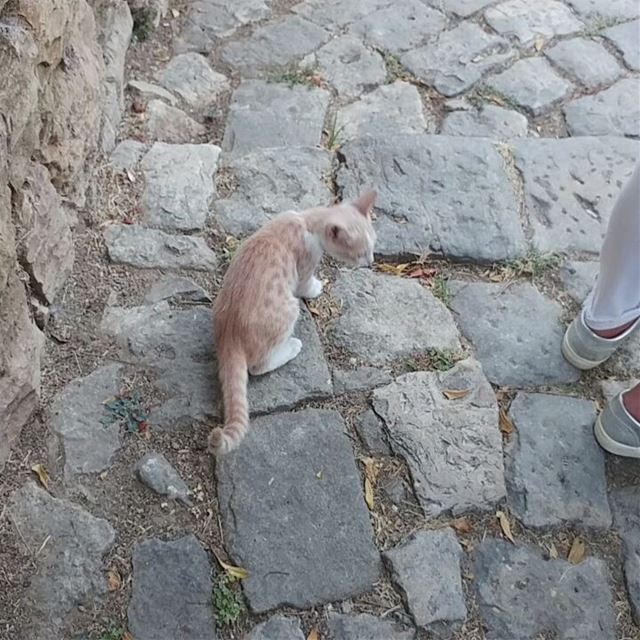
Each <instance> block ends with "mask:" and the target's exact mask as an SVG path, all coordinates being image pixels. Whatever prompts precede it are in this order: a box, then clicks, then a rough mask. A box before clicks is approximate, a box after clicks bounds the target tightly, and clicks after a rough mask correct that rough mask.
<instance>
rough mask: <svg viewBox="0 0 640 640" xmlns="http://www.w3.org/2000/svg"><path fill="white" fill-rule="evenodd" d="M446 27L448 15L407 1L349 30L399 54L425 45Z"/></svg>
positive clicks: (386, 49) (369, 43)
mask: <svg viewBox="0 0 640 640" xmlns="http://www.w3.org/2000/svg"><path fill="white" fill-rule="evenodd" d="M446 26H447V18H446V16H445V15H444V14H443V13H441V12H440V11H437V10H436V9H434V8H432V7H429V6H427V5H425V3H423V2H420V1H419V0H404V1H403V2H402V3H399V4H398V3H394V4H393V5H391V6H389V7H385V8H383V9H380V10H378V11H376V12H374V13H372V14H369V15H367V16H365V17H364V18H362V19H360V20H358V21H357V22H355V23H354V24H352V25H351V27H350V31H351V32H353V33H355V34H357V35H358V36H360V37H361V38H363V39H364V41H365V42H366V43H367V44H368V45H371V46H373V47H376V48H378V49H381V50H383V51H388V52H390V53H392V54H394V55H396V56H397V55H399V54H400V53H404V52H405V51H409V50H411V49H415V48H416V47H419V46H421V45H423V44H426V43H427V42H428V41H429V40H431V39H432V38H433V36H435V35H437V34H439V33H440V32H441V31H444V29H445V28H446Z"/></svg>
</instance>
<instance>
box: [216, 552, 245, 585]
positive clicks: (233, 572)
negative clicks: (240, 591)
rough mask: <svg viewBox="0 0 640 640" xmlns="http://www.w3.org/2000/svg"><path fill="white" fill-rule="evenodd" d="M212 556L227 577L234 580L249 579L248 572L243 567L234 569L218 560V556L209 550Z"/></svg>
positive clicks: (234, 567)
mask: <svg viewBox="0 0 640 640" xmlns="http://www.w3.org/2000/svg"><path fill="white" fill-rule="evenodd" d="M211 551H212V552H213V555H214V556H215V558H216V560H217V561H218V564H219V565H220V566H221V567H222V568H223V569H224V570H225V571H226V573H227V575H228V576H229V577H231V578H234V579H235V580H244V579H245V578H248V577H249V572H248V571H247V570H246V569H245V568H244V567H236V566H234V565H232V564H229V563H227V562H224V560H222V559H221V558H220V556H219V555H218V554H217V553H216V552H215V550H214V549H211Z"/></svg>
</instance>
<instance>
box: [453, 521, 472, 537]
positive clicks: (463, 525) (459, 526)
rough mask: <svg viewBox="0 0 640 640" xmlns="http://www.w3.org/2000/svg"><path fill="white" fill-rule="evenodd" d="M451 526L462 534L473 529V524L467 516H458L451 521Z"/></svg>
mask: <svg viewBox="0 0 640 640" xmlns="http://www.w3.org/2000/svg"><path fill="white" fill-rule="evenodd" d="M451 526H452V527H453V528H454V529H455V531H456V532H457V533H460V534H465V533H471V532H472V531H473V526H472V525H471V523H470V522H469V521H468V520H467V519H466V518H456V519H455V520H454V521H453V522H452V523H451Z"/></svg>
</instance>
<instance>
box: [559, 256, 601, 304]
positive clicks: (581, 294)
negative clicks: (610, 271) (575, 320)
mask: <svg viewBox="0 0 640 640" xmlns="http://www.w3.org/2000/svg"><path fill="white" fill-rule="evenodd" d="M599 271H600V264H599V263H598V262H580V261H577V260H570V261H568V262H565V263H564V264H563V265H562V267H561V268H560V272H559V276H560V281H561V282H562V284H563V286H564V288H565V291H566V292H567V293H568V294H569V297H570V298H571V299H572V300H573V301H574V302H576V303H577V304H580V305H581V304H582V303H583V302H584V301H585V300H586V299H587V296H588V295H589V293H590V292H591V289H593V287H594V285H595V283H596V278H597V276H598V272H599Z"/></svg>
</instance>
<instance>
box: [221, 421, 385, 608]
mask: <svg viewBox="0 0 640 640" xmlns="http://www.w3.org/2000/svg"><path fill="white" fill-rule="evenodd" d="M216 475H217V479H218V499H219V501H220V510H221V514H222V519H223V526H224V529H225V534H226V535H225V540H226V543H227V548H228V550H229V552H230V554H231V556H232V558H233V559H234V560H235V561H237V562H238V563H239V564H240V565H241V566H243V567H246V568H247V569H248V570H249V577H248V578H247V579H246V580H244V581H243V587H244V593H245V595H246V597H247V599H248V601H249V605H250V606H251V609H252V610H253V611H255V612H262V611H266V610H268V609H272V608H275V607H278V606H281V605H283V604H287V605H290V606H294V607H300V608H307V607H310V606H315V605H317V604H321V603H324V602H328V601H333V600H341V599H343V598H346V597H351V596H354V595H357V594H360V593H362V592H364V591H368V590H369V589H371V588H372V586H373V583H374V582H375V581H376V580H377V579H378V577H379V574H380V559H379V556H378V552H377V550H376V548H375V546H374V544H373V531H372V528H371V523H370V521H369V514H368V511H367V508H366V506H365V503H364V499H363V495H362V490H361V478H360V475H359V473H358V470H357V468H356V465H355V461H354V457H353V451H352V449H351V443H350V440H349V437H348V435H347V433H346V430H345V426H344V423H343V421H342V418H341V417H340V414H338V413H337V412H335V411H324V410H317V409H305V410H303V411H299V412H296V413H281V414H273V415H269V416H265V417H263V418H259V419H257V420H255V422H254V425H253V428H252V429H250V430H249V433H248V434H247V438H246V440H245V442H244V443H243V445H242V446H241V447H239V448H238V449H237V450H236V451H233V452H232V453H231V454H229V455H228V456H225V457H223V458H221V459H220V460H218V462H217V465H216Z"/></svg>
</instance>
